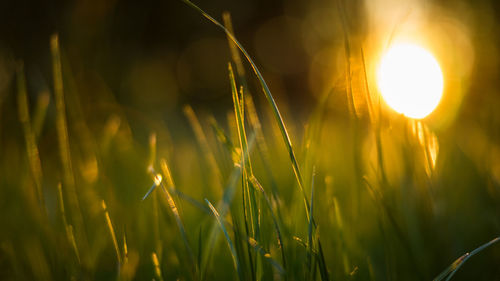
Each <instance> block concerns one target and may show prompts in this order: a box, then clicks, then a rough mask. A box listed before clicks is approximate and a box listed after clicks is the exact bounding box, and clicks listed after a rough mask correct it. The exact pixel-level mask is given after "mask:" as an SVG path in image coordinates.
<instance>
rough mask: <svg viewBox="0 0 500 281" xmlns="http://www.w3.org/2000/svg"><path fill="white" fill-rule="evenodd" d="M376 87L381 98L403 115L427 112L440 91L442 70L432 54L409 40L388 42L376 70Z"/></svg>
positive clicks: (413, 116)
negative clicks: (389, 45) (403, 42)
mask: <svg viewBox="0 0 500 281" xmlns="http://www.w3.org/2000/svg"><path fill="white" fill-rule="evenodd" d="M377 82H378V87H379V90H380V92H381V94H382V97H383V99H384V100H385V102H386V103H387V104H388V105H389V106H390V107H391V108H392V109H394V110H395V111H397V112H398V113H401V114H403V115H405V116H407V117H410V118H415V119H421V118H424V117H426V116H427V115H429V114H430V113H431V112H432V111H433V110H434V109H435V108H436V107H437V105H438V104H439V101H440V100H441V96H442V95H443V74H442V72H441V68H440V67H439V64H438V62H437V61H436V59H435V58H434V56H433V55H432V54H431V53H429V52H428V51H427V50H425V49H424V48H422V47H420V46H417V45H413V44H397V45H394V46H392V47H391V48H390V49H389V50H388V51H387V52H386V53H385V54H384V56H383V57H382V60H381V62H380V65H379V67H378V70H377Z"/></svg>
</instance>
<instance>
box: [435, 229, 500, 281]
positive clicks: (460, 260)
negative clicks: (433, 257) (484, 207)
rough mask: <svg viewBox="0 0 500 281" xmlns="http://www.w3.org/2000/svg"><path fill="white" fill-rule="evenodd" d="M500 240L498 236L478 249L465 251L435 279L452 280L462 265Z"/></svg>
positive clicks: (438, 280) (436, 280)
mask: <svg viewBox="0 0 500 281" xmlns="http://www.w3.org/2000/svg"><path fill="white" fill-rule="evenodd" d="M498 241H500V237H496V238H495V239H493V240H491V241H489V242H488V243H485V244H483V245H481V246H479V247H477V248H476V249H474V250H473V251H472V252H470V253H465V254H463V255H462V256H460V257H459V258H458V259H457V260H455V261H454V262H453V263H452V264H451V265H450V266H449V267H448V268H446V269H445V270H444V271H443V272H441V273H440V274H439V275H438V276H437V277H436V278H434V281H440V280H443V279H444V278H445V277H447V278H446V281H449V280H451V278H452V277H453V275H455V273H456V272H457V271H458V270H459V269H460V267H462V265H463V264H464V263H465V262H466V261H467V260H468V259H470V258H471V257H472V256H474V255H476V254H478V253H479V252H481V251H483V250H484V249H486V248H488V247H490V246H491V245H493V244H495V243H497V242H498Z"/></svg>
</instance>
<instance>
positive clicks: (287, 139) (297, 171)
mask: <svg viewBox="0 0 500 281" xmlns="http://www.w3.org/2000/svg"><path fill="white" fill-rule="evenodd" d="M182 1H183V2H184V3H186V4H187V5H188V6H190V7H191V8H193V9H195V10H196V11H198V12H199V13H200V14H202V15H203V16H204V17H205V18H207V19H208V20H210V21H211V22H212V23H214V24H215V25H216V26H218V27H219V28H221V29H222V30H223V31H224V32H225V33H226V35H227V36H228V37H229V38H230V39H231V40H232V41H233V42H234V43H235V44H236V46H238V48H239V49H240V51H241V52H242V53H243V55H244V56H245V58H246V59H247V61H248V62H249V63H250V65H251V66H252V69H253V70H254V72H255V74H256V75H257V78H258V79H259V82H260V85H261V86H262V90H263V92H264V94H265V96H266V99H267V101H268V102H269V104H270V105H271V109H272V110H273V114H274V117H275V119H276V122H277V123H278V127H279V129H280V132H281V135H282V137H283V141H284V143H285V145H286V148H287V150H288V154H289V157H290V160H291V162H292V169H293V172H294V174H295V178H296V180H297V184H298V185H299V188H300V190H301V192H302V195H303V197H304V206H305V210H306V216H307V219H308V220H309V202H308V200H307V194H306V193H305V190H304V184H303V180H302V175H301V173H300V169H299V165H298V163H297V160H296V157H295V153H294V151H293V148H292V142H291V140H290V136H289V135H288V131H287V130H286V127H285V123H284V122H283V118H282V117H281V113H280V111H279V110H278V106H277V105H276V102H275V101H274V98H273V96H272V94H271V91H270V90H269V87H268V86H267V83H266V81H265V80H264V77H263V76H262V74H261V73H260V71H259V69H258V68H257V66H256V65H255V63H254V62H253V60H252V59H251V58H250V55H249V54H248V53H247V51H246V50H245V48H243V46H242V45H241V44H240V42H239V41H238V40H236V38H235V37H234V36H233V35H232V34H231V32H230V31H229V30H227V29H226V28H225V27H224V25H222V24H221V23H219V22H218V21H217V20H215V19H214V18H213V17H211V16H210V15H209V14H207V13H205V11H203V10H202V9H200V8H199V7H198V6H196V5H195V4H193V2H191V1H189V0H182Z"/></svg>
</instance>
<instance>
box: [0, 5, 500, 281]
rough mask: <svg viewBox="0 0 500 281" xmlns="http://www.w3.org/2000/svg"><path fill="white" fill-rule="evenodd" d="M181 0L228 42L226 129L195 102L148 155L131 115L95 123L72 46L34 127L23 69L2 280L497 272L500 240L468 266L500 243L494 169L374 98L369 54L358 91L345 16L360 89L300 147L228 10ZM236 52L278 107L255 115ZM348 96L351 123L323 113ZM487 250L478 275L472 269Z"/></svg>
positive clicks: (7, 162)
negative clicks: (80, 89)
mask: <svg viewBox="0 0 500 281" xmlns="http://www.w3.org/2000/svg"><path fill="white" fill-rule="evenodd" d="M183 1H184V2H185V3H186V4H188V5H189V6H190V7H192V8H193V9H194V10H195V11H198V12H199V13H201V14H202V15H203V16H204V17H206V18H207V19H209V20H210V21H211V22H212V23H214V24H215V25H216V26H217V27H218V28H220V29H221V30H222V31H224V33H225V34H226V36H227V38H228V43H229V48H230V50H231V61H230V62H229V63H228V77H229V79H228V84H229V85H230V88H231V93H228V95H227V98H228V100H229V99H231V98H232V101H233V107H232V108H227V109H226V110H227V116H228V118H227V119H223V118H220V116H216V117H214V116H212V115H211V114H207V113H205V114H203V113H200V112H197V111H195V110H194V109H193V108H192V107H191V106H189V105H186V106H184V107H183V109H182V112H183V114H184V115H183V116H184V118H185V120H186V124H187V125H188V126H187V127H184V128H181V127H180V126H174V125H171V126H172V127H173V128H175V129H174V130H171V131H170V130H169V129H168V128H167V127H162V128H158V127H156V128H155V129H152V128H146V130H149V142H147V141H144V140H143V139H144V137H143V136H141V135H140V133H138V132H139V131H140V130H138V129H137V128H136V127H134V125H133V122H130V121H129V119H130V118H132V117H131V116H130V115H127V114H125V113H124V112H123V111H120V110H114V111H112V112H106V113H105V114H107V115H106V116H107V118H108V119H107V122H102V120H100V122H96V123H92V122H91V121H90V120H91V119H92V118H90V117H89V116H90V115H91V114H92V112H86V111H85V110H83V109H82V108H86V107H82V106H81V104H82V103H83V102H82V99H81V96H79V94H77V93H76V91H74V89H72V86H71V81H75V80H74V77H72V74H71V71H69V69H70V65H69V62H67V61H65V60H64V52H63V51H62V50H61V47H60V45H59V38H58V36H57V35H54V36H53V37H52V38H51V40H50V47H51V48H50V49H51V54H52V66H53V74H52V76H53V79H54V82H53V93H52V95H51V96H50V97H49V96H48V94H47V93H45V92H44V93H41V94H40V95H39V96H38V99H37V103H36V106H35V110H34V114H33V119H32V118H31V114H30V113H31V110H30V105H29V98H28V94H27V87H26V78H25V75H24V70H23V67H22V64H19V67H18V69H17V73H16V77H17V81H16V82H17V83H16V87H15V88H16V89H17V93H16V94H12V96H13V97H14V100H15V103H16V105H17V110H16V112H15V115H16V116H15V117H14V118H15V119H17V120H18V123H15V124H14V125H12V126H11V127H9V128H5V122H6V121H3V120H9V119H8V118H11V117H9V116H10V115H9V114H11V112H10V111H5V107H4V108H2V110H4V111H2V114H3V116H4V118H3V119H2V122H3V123H2V124H3V125H2V127H1V128H0V130H3V131H4V132H2V143H3V144H4V145H3V147H2V151H3V152H2V154H3V155H2V156H3V157H2V158H1V160H0V167H1V173H2V174H3V175H5V176H3V177H1V178H0V185H1V186H2V188H1V191H0V193H1V194H2V197H3V198H7V199H5V200H4V201H3V202H2V205H1V210H2V213H3V214H2V216H1V219H2V220H1V221H0V223H1V225H2V226H3V229H2V230H1V231H0V279H6V280H8V279H12V280H28V279H29V280H35V279H39V280H50V279H62V280H67V279H74V280H94V279H102V280H109V279H117V280H132V279H138V280H142V279H155V280H214V279H216V280H235V279H239V280H242V281H243V280H271V279H273V280H339V279H340V280H351V279H353V280H420V279H432V278H435V280H450V279H451V278H452V277H454V276H455V277H457V278H458V277H459V276H462V277H463V278H471V277H475V276H487V277H491V278H494V277H498V275H499V271H498V269H497V267H496V264H497V263H498V258H499V252H498V247H495V243H496V242H497V241H498V240H499V238H495V239H493V240H491V241H490V242H488V243H486V244H484V245H482V246H480V247H479V248H476V249H475V250H473V251H472V252H470V253H467V254H465V255H462V256H460V254H461V253H462V252H464V249H468V248H473V247H472V245H476V244H479V243H481V242H482V241H487V240H490V239H491V238H493V237H496V236H498V233H499V232H500V231H499V227H498V215H497V214H498V212H497V211H498V207H497V206H498V203H499V202H498V201H499V199H498V198H499V197H497V193H496V192H497V191H495V190H496V189H497V188H498V183H495V182H494V181H493V180H492V176H491V171H492V168H491V167H489V166H487V167H486V168H485V169H482V170H481V169H480V168H478V167H476V166H475V165H474V162H473V161H472V160H471V158H469V157H467V156H466V155H465V154H464V152H463V151H462V149H460V148H458V147H457V144H456V142H455V140H454V137H455V136H456V135H457V134H458V135H459V137H460V131H459V130H458V129H454V130H452V129H450V130H451V131H439V130H433V129H432V128H430V127H429V126H428V125H427V124H425V123H424V122H421V121H414V120H408V119H406V118H404V117H402V116H396V115H395V114H393V113H391V112H388V111H387V110H385V109H384V108H382V105H381V103H380V101H379V102H378V103H374V102H372V100H375V99H373V97H374V95H373V94H371V93H370V92H371V89H372V87H371V85H369V84H368V81H367V80H368V79H367V74H366V65H365V58H364V53H363V50H362V49H360V54H361V58H362V64H361V67H362V69H363V74H362V79H361V80H360V81H363V85H361V86H360V87H353V85H352V84H353V83H354V81H358V80H354V79H353V77H352V76H351V72H352V67H353V65H351V62H350V57H351V56H352V54H353V53H354V52H355V51H354V49H352V44H351V43H350V42H349V36H348V31H347V27H346V24H345V18H343V19H342V21H343V22H344V32H345V34H344V35H345V38H344V40H345V55H346V80H347V82H346V85H348V87H346V89H345V93H338V92H329V93H325V94H324V95H323V97H322V98H321V99H320V100H319V102H318V104H317V107H316V108H315V109H314V111H313V112H312V113H311V115H310V118H309V119H308V121H307V122H305V129H304V130H303V131H300V130H298V132H297V134H296V135H291V134H290V133H289V132H288V130H287V127H286V126H285V123H284V121H283V118H282V115H281V112H280V110H279V109H278V104H279V100H275V99H274V97H273V95H272V94H271V91H270V89H269V87H268V85H267V84H266V82H265V80H264V78H263V75H262V74H261V72H260V71H259V69H258V67H257V65H256V64H255V62H254V61H253V60H252V59H251V57H250V55H249V54H248V53H247V51H246V50H245V49H244V48H243V46H242V45H241V44H240V43H239V42H238V41H237V40H236V38H235V35H234V34H233V29H232V26H231V19H230V16H229V14H227V13H226V14H224V16H223V18H224V24H221V23H219V22H218V21H217V20H215V19H214V18H213V17H211V16H209V15H208V14H206V13H205V12H204V11H203V10H201V9H200V8H198V7H197V6H195V5H194V4H193V3H191V2H190V1H188V0H183ZM342 9H343V8H342V7H341V6H339V10H340V11H341V10H342ZM341 14H343V13H342V12H341ZM238 50H239V51H240V52H241V53H243V55H244V58H245V59H246V61H247V62H248V63H249V64H250V67H251V68H252V69H253V71H254V74H255V75H256V79H257V82H258V83H259V84H260V86H261V90H262V93H263V96H264V97H265V99H266V103H263V104H261V103H258V102H256V101H258V100H259V99H258V95H259V92H257V93H254V92H252V89H251V88H250V86H249V84H251V83H249V82H248V81H252V79H255V77H250V76H247V75H246V73H245V66H244V62H243V61H242V58H241V56H240V52H238ZM234 69H236V72H235V71H234ZM67 85H69V86H67ZM355 89H364V92H363V95H361V96H362V97H363V99H364V103H363V104H365V105H366V106H365V107H366V108H357V107H356V101H355V96H354V94H353V91H355ZM340 94H345V95H347V101H348V103H347V104H345V105H344V104H339V105H337V106H346V107H348V108H349V112H350V113H351V114H349V115H348V116H347V117H346V118H345V119H339V118H336V117H335V116H334V115H333V114H332V113H331V111H330V110H329V108H328V107H327V106H326V104H327V103H328V102H329V99H330V98H331V97H332V96H334V95H340ZM230 95H231V97H230ZM52 97H53V98H52ZM69 101H71V102H69ZM52 103H53V104H54V105H55V106H52ZM116 108H120V106H119V105H117V106H116ZM257 109H259V110H257ZM362 112H367V114H366V115H362ZM259 113H260V114H259ZM145 114H147V113H145ZM5 116H6V117H7V119H5ZM14 128H18V129H14ZM452 128H453V127H452ZM141 129H144V128H141ZM17 130H19V131H17ZM80 136H84V137H80ZM169 136H171V138H172V139H171V140H170V137H169ZM186 136H189V137H186ZM146 138H147V137H146ZM141 139H142V140H141ZM292 140H293V143H294V145H292ZM144 142H145V143H146V144H144ZM8 151H10V152H8ZM475 152H476V151H474V150H473V151H472V152H470V153H475ZM436 155H438V156H436ZM89 159H90V160H89ZM150 186H151V188H149V189H148V187H150ZM141 199H142V200H141ZM479 253H481V254H480V255H478V254H479ZM474 255H478V256H477V259H479V258H483V259H482V260H481V263H480V264H473V260H474V259H472V260H471V261H470V263H471V264H472V265H471V267H467V264H466V261H468V260H469V259H470V258H471V257H472V256H474ZM456 257H459V258H458V259H457V260H456V261H455V262H453V263H452V264H451V265H449V263H450V261H451V260H453V259H455V258H456ZM460 268H462V270H461V271H458V269H460ZM443 269H444V271H443ZM440 272H441V273H440Z"/></svg>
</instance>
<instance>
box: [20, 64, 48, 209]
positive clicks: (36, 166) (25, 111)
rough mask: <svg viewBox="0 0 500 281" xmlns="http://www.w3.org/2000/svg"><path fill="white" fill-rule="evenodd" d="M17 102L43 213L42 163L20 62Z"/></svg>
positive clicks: (29, 161) (32, 174)
mask: <svg viewBox="0 0 500 281" xmlns="http://www.w3.org/2000/svg"><path fill="white" fill-rule="evenodd" d="M17 104H18V110H19V120H20V121H21V124H22V126H23V131H24V140H25V143H26V153H27V154H28V163H29V167H30V172H31V176H32V177H33V181H34V183H35V194H36V197H37V199H38V205H39V208H40V210H42V213H45V202H44V196H43V190H42V164H41V162H40V154H39V152H38V146H37V145H36V137H35V134H34V132H33V128H32V125H31V120H30V112H29V105H28V95H27V93H26V78H25V76H24V68H23V65H22V63H21V64H20V65H19V68H18V70H17Z"/></svg>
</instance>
